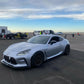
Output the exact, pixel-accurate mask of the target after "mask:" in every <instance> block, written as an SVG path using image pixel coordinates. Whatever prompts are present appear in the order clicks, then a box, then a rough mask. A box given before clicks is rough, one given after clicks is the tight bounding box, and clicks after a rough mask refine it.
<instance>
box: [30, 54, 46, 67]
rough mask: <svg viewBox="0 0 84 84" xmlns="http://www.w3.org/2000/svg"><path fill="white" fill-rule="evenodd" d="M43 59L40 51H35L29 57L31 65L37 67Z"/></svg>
mask: <svg viewBox="0 0 84 84" xmlns="http://www.w3.org/2000/svg"><path fill="white" fill-rule="evenodd" d="M43 61H44V55H43V53H42V52H37V53H35V54H34V55H33V56H32V58H31V67H39V66H40V65H41V64H42V63H43Z"/></svg>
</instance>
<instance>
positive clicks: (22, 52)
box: [17, 49, 31, 56]
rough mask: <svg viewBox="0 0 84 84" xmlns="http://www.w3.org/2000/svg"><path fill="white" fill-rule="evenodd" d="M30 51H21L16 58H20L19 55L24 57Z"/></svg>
mask: <svg viewBox="0 0 84 84" xmlns="http://www.w3.org/2000/svg"><path fill="white" fill-rule="evenodd" d="M30 50H31V49H28V50H24V51H21V52H19V53H18V54H17V55H18V56H20V55H25V54H27V53H28V52H29V51H30Z"/></svg>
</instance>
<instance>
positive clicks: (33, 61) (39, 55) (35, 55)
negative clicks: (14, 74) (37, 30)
mask: <svg viewBox="0 0 84 84" xmlns="http://www.w3.org/2000/svg"><path fill="white" fill-rule="evenodd" d="M69 52H70V43H69V41H68V40H67V39H64V38H63V37H61V36H57V35H37V36H34V37H32V38H30V39H29V40H28V41H27V42H20V43H15V44H12V45H10V46H9V47H8V48H7V49H6V50H5V51H4V53H3V59H2V60H1V62H2V63H3V64H5V65H7V66H10V67H14V68H19V67H31V66H33V67H37V66H40V65H41V64H42V63H43V62H44V61H46V60H48V59H50V58H53V57H56V56H58V55H60V54H66V55H68V54H69Z"/></svg>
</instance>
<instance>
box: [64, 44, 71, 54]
mask: <svg viewBox="0 0 84 84" xmlns="http://www.w3.org/2000/svg"><path fill="white" fill-rule="evenodd" d="M69 53H70V45H67V46H66V47H65V50H64V55H69Z"/></svg>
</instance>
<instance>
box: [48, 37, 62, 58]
mask: <svg viewBox="0 0 84 84" xmlns="http://www.w3.org/2000/svg"><path fill="white" fill-rule="evenodd" d="M52 40H55V41H56V43H53V44H51V43H50V42H51V41H52ZM50 42H49V44H48V48H47V50H46V53H47V57H50V56H53V55H56V54H58V53H59V52H60V51H61V50H62V48H61V47H62V45H61V41H59V37H52V38H51V40H50Z"/></svg>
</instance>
